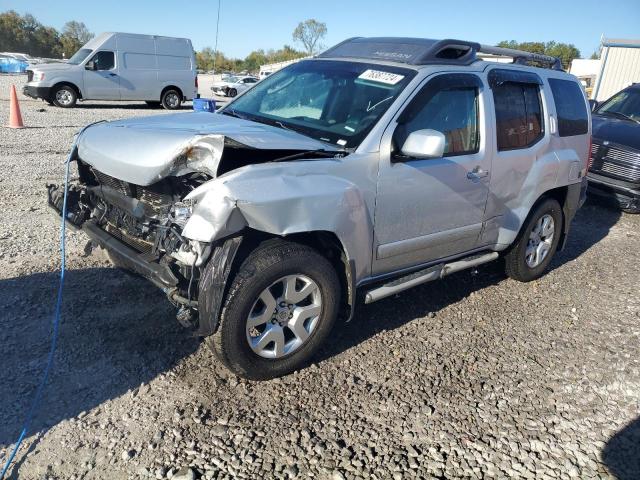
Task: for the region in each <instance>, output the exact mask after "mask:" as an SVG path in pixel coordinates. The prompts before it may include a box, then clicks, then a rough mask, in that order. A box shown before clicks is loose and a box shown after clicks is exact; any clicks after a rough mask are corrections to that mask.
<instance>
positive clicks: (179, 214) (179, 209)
mask: <svg viewBox="0 0 640 480" xmlns="http://www.w3.org/2000/svg"><path fill="white" fill-rule="evenodd" d="M192 213H193V202H192V201H189V200H185V201H182V202H176V203H174V204H173V205H172V206H171V211H170V212H169V215H170V217H171V221H172V222H173V223H175V224H176V225H179V226H180V227H181V228H184V226H185V225H186V224H187V222H188V221H189V218H191V214H192Z"/></svg>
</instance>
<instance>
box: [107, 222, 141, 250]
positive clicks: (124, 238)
mask: <svg viewBox="0 0 640 480" xmlns="http://www.w3.org/2000/svg"><path fill="white" fill-rule="evenodd" d="M104 230H105V231H106V232H107V233H108V234H110V235H111V236H113V237H115V238H117V239H118V240H120V241H121V242H123V243H125V244H127V245H129V246H130V247H131V248H133V249H134V250H136V251H138V252H140V253H151V250H152V249H153V244H152V243H150V242H146V241H144V240H142V239H141V238H138V237H133V236H131V235H129V234H128V233H126V232H124V231H123V230H120V229H119V228H116V227H114V226H113V225H111V224H110V223H107V224H106V225H105V226H104Z"/></svg>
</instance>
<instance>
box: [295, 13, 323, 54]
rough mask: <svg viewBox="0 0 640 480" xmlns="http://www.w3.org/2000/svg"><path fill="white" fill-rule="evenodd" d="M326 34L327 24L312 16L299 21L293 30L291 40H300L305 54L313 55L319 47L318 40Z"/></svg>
mask: <svg viewBox="0 0 640 480" xmlns="http://www.w3.org/2000/svg"><path fill="white" fill-rule="evenodd" d="M326 34H327V24H326V23H323V22H318V21H317V20H316V19H314V18H310V19H309V20H305V21H304V22H300V23H299V24H298V26H297V27H296V29H295V30H294V31H293V41H294V42H300V43H301V44H302V45H303V47H304V49H305V50H306V51H307V55H313V54H314V53H316V51H317V50H318V49H319V47H320V45H319V44H318V42H319V41H320V39H321V38H324V36H325V35H326Z"/></svg>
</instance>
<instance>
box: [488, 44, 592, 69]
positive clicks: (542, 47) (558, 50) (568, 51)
mask: <svg viewBox="0 0 640 480" xmlns="http://www.w3.org/2000/svg"><path fill="white" fill-rule="evenodd" d="M497 46H498V47H505V48H515V49H516V50H523V51H525V52H531V53H539V54H542V55H551V56H552V57H558V58H559V59H560V61H561V62H562V66H563V67H564V68H565V69H567V68H569V66H570V65H571V61H572V60H573V59H574V58H580V50H578V49H577V48H576V47H575V45H573V44H572V43H558V42H555V41H550V42H546V43H545V42H521V43H518V42H516V41H515V40H503V41H501V42H500V43H498V45H497Z"/></svg>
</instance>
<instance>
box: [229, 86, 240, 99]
mask: <svg viewBox="0 0 640 480" xmlns="http://www.w3.org/2000/svg"><path fill="white" fill-rule="evenodd" d="M227 95H229V96H230V97H231V98H233V97H235V96H236V95H238V91H237V90H236V89H235V88H230V89H229V90H228V91H227Z"/></svg>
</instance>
